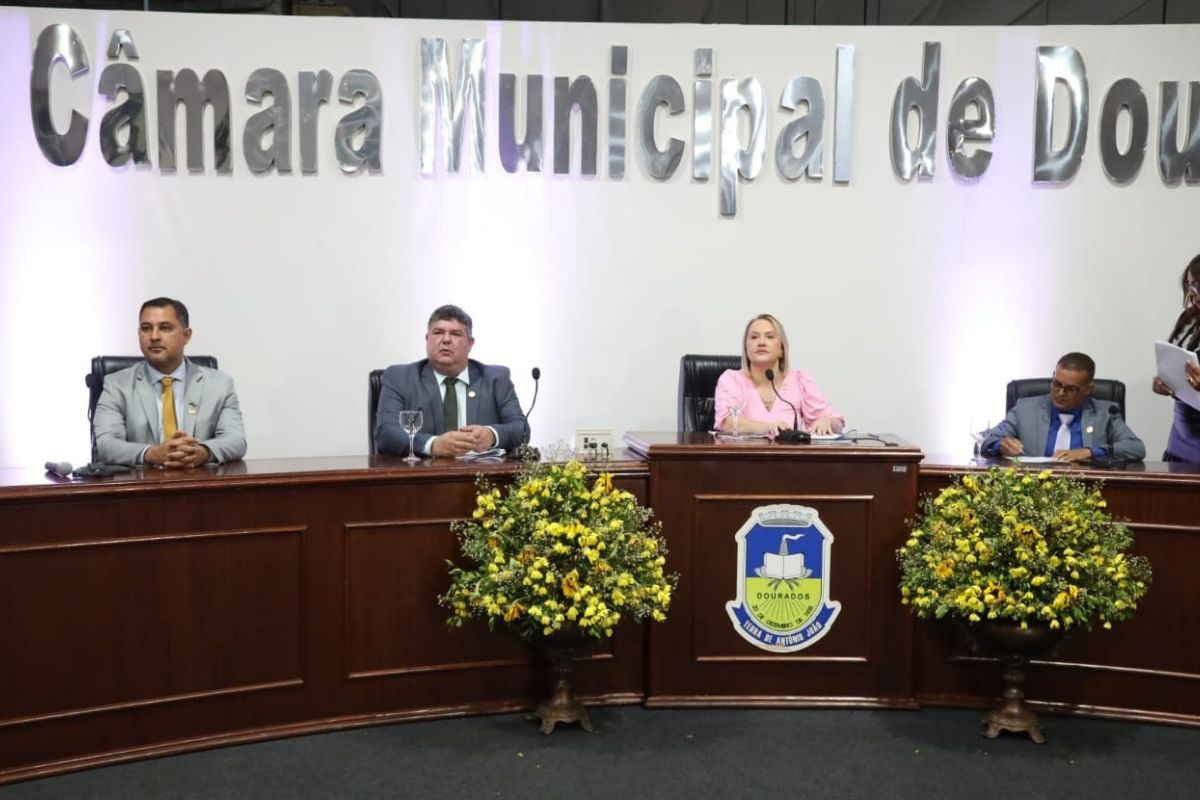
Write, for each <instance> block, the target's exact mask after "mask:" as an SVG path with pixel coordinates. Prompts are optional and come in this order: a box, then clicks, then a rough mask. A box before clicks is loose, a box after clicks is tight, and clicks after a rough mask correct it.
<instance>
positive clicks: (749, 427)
mask: <svg viewBox="0 0 1200 800" xmlns="http://www.w3.org/2000/svg"><path fill="white" fill-rule="evenodd" d="M767 370H772V371H773V374H774V378H775V380H774V387H772V385H771V384H772V382H771V381H769V380H767ZM776 391H778V393H779V394H778V396H777V395H776ZM780 397H782V398H783V399H784V400H786V401H788V402H790V403H791V404H792V405H794V406H795V407H796V414H797V415H798V416H799V420H800V426H801V428H802V429H805V430H808V431H810V432H811V433H815V434H828V433H841V431H842V427H843V426H844V425H845V424H846V418H845V417H843V416H842V415H841V414H840V413H838V411H837V410H836V409H834V408H833V406H831V405H830V404H829V401H828V400H826V399H825V395H824V394H823V393H822V392H821V389H820V387H818V386H817V384H816V383H814V382H813V380H812V378H810V377H809V376H808V375H807V374H806V373H805V372H804V371H803V370H798V369H789V368H788V341H787V333H785V332H784V330H783V325H782V324H781V323H780V322H779V320H777V319H775V317H773V316H771V315H770V314H759V315H758V316H757V317H755V318H754V319H752V320H750V322H749V323H747V324H746V332H745V335H744V336H743V337H742V368H741V369H740V370H736V369H727V370H725V372H724V373H722V374H721V378H720V380H718V381H717V390H716V397H715V398H714V404H715V406H716V415H715V417H714V427H715V428H716V429H717V430H719V431H724V432H726V433H732V432H733V429H734V415H733V413H732V412H733V410H734V409H735V408H736V409H738V410H739V415H738V416H739V419H738V421H737V429H738V432H739V433H750V434H760V435H761V434H766V435H767V436H771V437H773V436H775V434H777V433H778V432H779V431H785V430H790V429H791V428H792V425H793V419H794V416H793V413H792V409H791V407H789V406H788V404H787V403H786V402H783V401H781V400H780V399H779V398H780Z"/></svg>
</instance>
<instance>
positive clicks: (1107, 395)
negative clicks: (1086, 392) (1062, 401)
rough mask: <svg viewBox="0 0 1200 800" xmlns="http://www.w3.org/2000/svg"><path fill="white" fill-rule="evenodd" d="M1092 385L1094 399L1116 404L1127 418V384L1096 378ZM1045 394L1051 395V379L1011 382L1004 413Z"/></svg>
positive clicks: (1024, 379)
mask: <svg viewBox="0 0 1200 800" xmlns="http://www.w3.org/2000/svg"><path fill="white" fill-rule="evenodd" d="M1092 383H1093V384H1095V386H1096V388H1095V389H1093V390H1092V397H1094V398H1096V399H1097V400H1108V401H1111V402H1113V403H1116V404H1117V406H1118V407H1119V408H1120V409H1121V416H1122V417H1123V416H1125V384H1123V383H1121V381H1116V380H1111V379H1107V378H1094V379H1093V380H1092ZM1043 394H1050V379H1049V378H1020V379H1018V380H1015V381H1009V382H1008V389H1007V391H1006V394H1005V398H1004V411H1005V413H1007V412H1009V411H1011V410H1012V407H1013V406H1015V405H1016V404H1017V401H1018V400H1020V399H1021V398H1023V397H1038V396H1039V395H1043Z"/></svg>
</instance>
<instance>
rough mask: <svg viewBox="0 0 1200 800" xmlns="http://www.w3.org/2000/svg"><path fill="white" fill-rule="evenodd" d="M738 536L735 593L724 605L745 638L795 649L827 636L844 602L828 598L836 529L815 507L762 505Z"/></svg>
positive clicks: (781, 648)
mask: <svg viewBox="0 0 1200 800" xmlns="http://www.w3.org/2000/svg"><path fill="white" fill-rule="evenodd" d="M734 539H735V540H736V541H737V545H738V565H737V598H736V599H735V600H733V601H731V602H729V603H726V604H725V609H726V610H727V611H728V612H729V618H730V619H731V620H733V626H734V628H735V629H736V630H737V632H738V633H739V634H740V635H741V636H742V638H744V639H745V640H746V641H748V642H750V643H751V644H752V645H754V646H755V647H760V648H762V649H763V650H770V651H771V652H773V653H792V652H795V651H797V650H803V649H804V648H806V647H808V646H809V645H811V644H813V643H814V642H816V641H817V640H818V639H820V638H821V637H822V636H824V635H825V634H826V633H827V632H828V631H829V629H830V627H832V625H833V622H834V620H836V619H837V615H838V612H839V611H841V609H842V604H841V603H838V602H834V601H831V600H830V599H829V567H830V550H831V548H832V546H833V534H832V533H830V532H829V529H828V528H826V527H825V523H823V522H822V521H821V517H820V515H819V514H818V513H817V511H816V509H814V508H809V507H808V506H797V505H771V506H760V507H758V508H756V509H754V511H753V512H751V514H750V518H749V519H748V520H746V524H744V525H743V526H742V527H741V529H740V530H739V531H738V532H737V534H736V535H735V536H734Z"/></svg>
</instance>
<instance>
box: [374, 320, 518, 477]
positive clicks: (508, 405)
mask: <svg viewBox="0 0 1200 800" xmlns="http://www.w3.org/2000/svg"><path fill="white" fill-rule="evenodd" d="M474 345H475V338H474V333H473V325H472V323H471V317H470V316H469V315H468V314H467V312H465V311H463V310H462V309H461V308H459V307H458V306H450V305H447V306H441V307H440V308H438V309H435V310H434V312H433V314H431V315H430V317H429V323H428V324H427V326H426V330H425V354H426V356H427V358H424V359H422V360H420V361H417V362H414V363H412V364H395V365H393V366H390V367H388V368H387V369H386V370H385V371H384V373H383V390H382V393H381V394H380V397H379V409H378V410H377V411H376V414H375V443H376V446H377V447H378V449H379V452H380V453H391V454H395V455H407V454H408V434H407V433H405V432H404V429H403V428H401V427H400V412H401V411H417V410H419V411H421V413H422V419H423V424H422V426H421V430H420V431H419V432H418V433H417V434H416V436H415V437H414V440H413V449H414V450H415V452H416V454H417V455H432V456H446V457H451V458H453V457H457V456H461V455H464V454H466V453H468V452H471V451H475V452H483V451H484V450H488V449H490V448H493V447H499V448H502V449H504V450H506V451H508V452H510V453H511V452H513V451H514V450H516V448H517V447H518V446H520V445H521V444H523V443H525V442H526V441H528V438H529V426H528V424H527V423H526V421H525V413H524V412H523V411H521V404H520V402H519V401H518V400H517V390H516V389H515V388H514V387H513V383H512V379H511V378H510V377H509V372H508V368H507V367H497V366H489V365H487V364H481V363H479V362H478V361H474V360H472V359H470V358H468V355H469V354H470V352H471V348H472V347H474Z"/></svg>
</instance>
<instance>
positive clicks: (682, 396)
mask: <svg viewBox="0 0 1200 800" xmlns="http://www.w3.org/2000/svg"><path fill="white" fill-rule="evenodd" d="M741 366H742V357H741V356H703V355H690V354H689V355H685V356H684V357H683V358H681V359H679V430H681V431H711V430H712V429H713V419H714V417H715V416H716V409H715V407H714V403H713V394H715V393H716V390H717V380H718V379H719V378H720V377H721V373H722V372H724V371H725V370H727V369H741Z"/></svg>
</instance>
